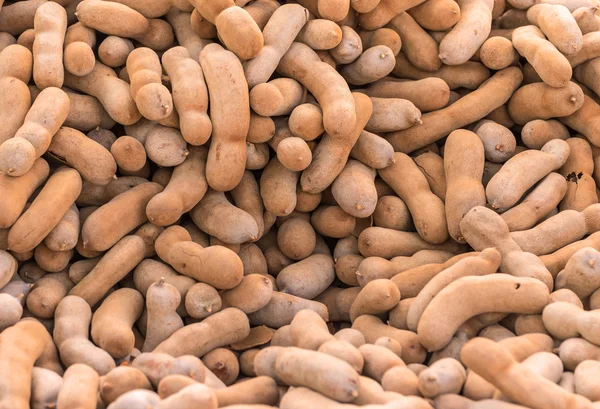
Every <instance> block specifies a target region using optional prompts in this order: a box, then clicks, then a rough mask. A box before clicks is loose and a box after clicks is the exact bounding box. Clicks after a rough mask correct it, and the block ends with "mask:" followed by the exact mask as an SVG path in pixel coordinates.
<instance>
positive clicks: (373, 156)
mask: <svg viewBox="0 0 600 409" xmlns="http://www.w3.org/2000/svg"><path fill="white" fill-rule="evenodd" d="M350 157H352V158H354V159H357V160H359V161H360V162H362V163H364V164H365V165H367V166H369V167H371V168H374V169H383V168H386V167H388V166H389V165H391V164H392V163H393V162H394V148H393V147H392V145H391V144H390V143H389V142H388V141H386V140H385V139H384V138H382V137H380V136H379V135H376V134H374V133H371V132H368V131H362V132H361V133H360V136H359V137H358V140H357V141H356V144H354V147H353V148H352V151H350Z"/></svg>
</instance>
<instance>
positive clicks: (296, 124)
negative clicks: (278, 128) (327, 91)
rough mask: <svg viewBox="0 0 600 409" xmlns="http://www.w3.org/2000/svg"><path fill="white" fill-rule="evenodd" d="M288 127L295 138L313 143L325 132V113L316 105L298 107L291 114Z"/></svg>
mask: <svg viewBox="0 0 600 409" xmlns="http://www.w3.org/2000/svg"><path fill="white" fill-rule="evenodd" d="M288 126H289V128H290V131H291V132H292V134H294V135H295V136H297V137H299V138H302V139H304V140H305V141H312V140H314V139H316V138H318V137H319V136H320V135H321V134H322V133H323V132H325V128H324V127H323V111H322V110H321V108H320V107H319V106H317V105H314V104H301V105H298V106H297V107H296V108H294V110H293V111H292V113H291V114H290V118H289V120H288Z"/></svg>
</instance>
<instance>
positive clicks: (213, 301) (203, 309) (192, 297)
mask: <svg viewBox="0 0 600 409" xmlns="http://www.w3.org/2000/svg"><path fill="white" fill-rule="evenodd" d="M221 305H222V302H221V297H220V296H219V293H217V290H215V288H214V287H212V286H210V285H208V284H204V283H197V284H194V285H193V286H191V287H190V289H189V290H188V292H187V294H186V295H185V310H186V311H187V313H188V314H190V316H191V317H193V318H206V317H208V316H209V315H211V314H214V313H215V312H218V311H220V310H221Z"/></svg>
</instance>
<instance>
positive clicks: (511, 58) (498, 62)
mask: <svg viewBox="0 0 600 409" xmlns="http://www.w3.org/2000/svg"><path fill="white" fill-rule="evenodd" d="M479 58H480V59H481V62H482V64H483V65H485V66H486V67H488V68H489V69H491V70H501V69H503V68H506V67H508V66H510V65H511V64H513V63H514V62H515V60H516V59H517V58H518V54H517V52H516V51H515V49H514V48H513V45H512V42H511V41H510V40H509V39H507V38H504V37H500V36H498V37H490V38H488V39H487V40H485V42H484V43H483V44H482V45H481V48H480V50H479Z"/></svg>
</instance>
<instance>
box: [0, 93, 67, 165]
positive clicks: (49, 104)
mask: <svg viewBox="0 0 600 409" xmlns="http://www.w3.org/2000/svg"><path fill="white" fill-rule="evenodd" d="M68 110H69V97H68V96H67V94H66V93H65V92H64V91H62V90H60V89H58V88H53V87H51V88H49V89H46V90H43V91H42V92H41V93H40V95H39V97H38V98H37V99H36V100H35V102H34V103H33V105H32V106H31V109H30V110H29V112H28V113H27V115H26V116H25V122H24V124H23V125H22V126H21V127H20V128H19V129H18V130H17V132H16V133H15V135H14V137H13V138H11V139H8V140H6V141H5V142H4V143H2V145H0V171H2V172H3V173H5V174H7V175H10V176H21V175H23V174H24V173H25V172H27V171H28V170H29V169H31V167H32V166H33V164H34V162H35V159H37V158H39V157H40V156H42V155H43V154H44V153H45V152H46V150H47V149H48V146H49V145H50V142H51V141H52V136H53V135H54V134H55V133H56V132H57V131H58V129H59V128H60V126H61V125H62V124H63V122H64V121H65V119H66V117H67V113H68Z"/></svg>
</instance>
